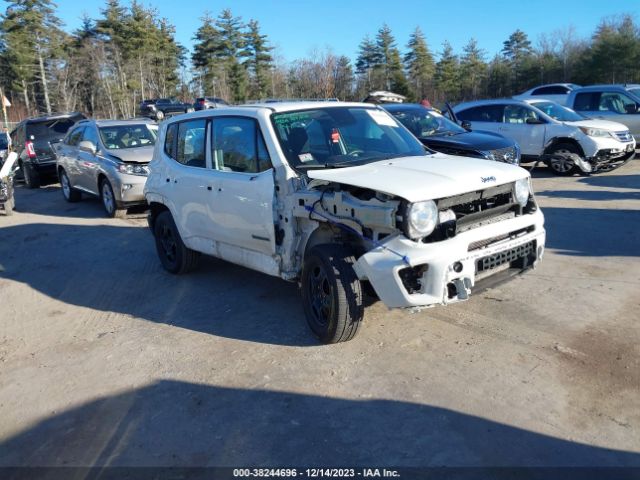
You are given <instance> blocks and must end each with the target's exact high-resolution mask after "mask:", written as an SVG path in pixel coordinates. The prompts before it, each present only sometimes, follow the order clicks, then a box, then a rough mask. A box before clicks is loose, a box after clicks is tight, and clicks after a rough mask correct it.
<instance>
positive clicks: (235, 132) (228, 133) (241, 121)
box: [211, 117, 271, 173]
mask: <svg viewBox="0 0 640 480" xmlns="http://www.w3.org/2000/svg"><path fill="white" fill-rule="evenodd" d="M212 124H213V135H212V138H211V159H212V163H213V168H215V169H216V170H221V171H225V172H229V171H230V172H242V173H260V172H264V171H265V170H268V169H270V168H271V160H270V159H269V153H268V152H267V147H266V145H265V143H264V139H263V138H262V134H261V133H260V129H259V128H258V125H257V122H256V121H255V120H254V119H252V118H241V117H216V118H214V119H213V122H212Z"/></svg>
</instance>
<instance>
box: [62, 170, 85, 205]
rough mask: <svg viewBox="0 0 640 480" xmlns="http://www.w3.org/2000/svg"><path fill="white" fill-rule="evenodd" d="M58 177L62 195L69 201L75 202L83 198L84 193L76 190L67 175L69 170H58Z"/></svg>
mask: <svg viewBox="0 0 640 480" xmlns="http://www.w3.org/2000/svg"><path fill="white" fill-rule="evenodd" d="M58 178H59V179H60V187H61V189H62V196H63V197H64V199H65V200H66V201H67V202H70V203H75V202H79V201H80V200H82V193H80V190H76V189H75V188H73V187H72V186H71V181H70V180H69V177H68V176H67V172H65V171H64V170H63V169H60V171H59V172H58Z"/></svg>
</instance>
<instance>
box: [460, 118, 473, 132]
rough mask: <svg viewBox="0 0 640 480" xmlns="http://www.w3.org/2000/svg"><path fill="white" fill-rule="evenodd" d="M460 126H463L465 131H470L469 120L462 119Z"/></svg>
mask: <svg viewBox="0 0 640 480" xmlns="http://www.w3.org/2000/svg"><path fill="white" fill-rule="evenodd" d="M460 126H461V127H462V128H464V129H465V130H466V131H467V132H470V131H471V122H470V121H469V120H463V121H462V123H461V124H460Z"/></svg>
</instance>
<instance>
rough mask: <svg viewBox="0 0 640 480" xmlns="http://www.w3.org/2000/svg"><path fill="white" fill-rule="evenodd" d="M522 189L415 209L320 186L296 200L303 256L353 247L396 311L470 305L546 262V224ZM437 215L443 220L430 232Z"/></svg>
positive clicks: (358, 191) (362, 275) (360, 267)
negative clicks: (331, 246) (481, 292)
mask: <svg viewBox="0 0 640 480" xmlns="http://www.w3.org/2000/svg"><path fill="white" fill-rule="evenodd" d="M523 180H524V179H523ZM516 183H520V184H521V185H522V184H523V183H522V182H521V181H519V182H513V183H508V184H504V185H498V186H495V187H490V188H486V189H483V190H477V191H473V192H468V193H464V194H460V195H455V196H451V197H445V198H440V199H436V200H428V201H424V202H416V203H410V202H408V201H406V200H403V199H402V198H398V197H395V196H392V195H387V194H385V193H381V192H374V191H372V190H368V189H363V188H357V187H352V186H345V185H341V184H336V183H331V182H321V181H313V182H311V183H309V185H307V187H306V188H305V189H302V190H301V191H299V192H297V194H296V206H295V209H294V215H295V217H297V220H298V222H299V226H300V227H299V228H300V231H301V233H302V235H301V239H300V244H299V245H298V249H299V252H301V253H300V255H301V256H303V255H304V253H302V252H304V251H305V250H308V249H309V248H310V247H312V246H314V245H317V244H319V243H341V244H346V245H348V246H349V247H350V248H351V249H352V251H353V252H354V254H355V256H356V258H357V262H356V263H355V265H354V269H355V271H356V274H357V275H358V278H359V279H360V280H361V281H368V282H369V283H370V284H371V286H372V287H373V289H374V290H375V292H376V294H377V295H378V297H379V298H380V300H382V301H383V302H384V303H385V305H387V306H388V307H401V308H402V307H404V308H422V307H429V306H434V305H438V304H447V303H453V302H457V301H462V300H466V299H467V298H468V297H469V295H470V293H471V291H472V289H473V290H477V289H479V288H483V287H484V286H490V285H492V284H495V283H496V282H497V281H502V280H504V279H506V278H509V277H511V276H513V275H516V274H519V273H522V272H524V271H526V270H528V269H530V268H533V267H534V266H535V265H536V264H537V262H538V260H539V259H540V258H541V257H542V255H543V252H544V243H545V231H544V226H543V224H544V218H543V216H542V213H541V212H540V210H539V209H538V207H537V205H536V203H535V200H534V198H533V195H532V194H531V192H530V189H529V187H528V185H529V183H528V180H527V181H526V185H527V191H526V195H525V196H524V197H523V194H522V191H517V186H516ZM419 204H424V205H420V208H419V209H418V213H417V214H416V213H415V211H414V209H413V208H412V207H413V206H414V205H419ZM431 204H433V207H431ZM431 208H435V221H434V224H433V225H427V224H428V221H429V219H430V218H432V215H433V214H432V213H431ZM412 215H413V217H415V218H412V217H411V216H412ZM420 222H423V223H420ZM416 228H417V231H416ZM420 228H425V229H426V230H422V233H421V232H420Z"/></svg>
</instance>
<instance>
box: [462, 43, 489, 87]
mask: <svg viewBox="0 0 640 480" xmlns="http://www.w3.org/2000/svg"><path fill="white" fill-rule="evenodd" d="M463 52H464V53H463V55H462V57H461V59H460V76H461V78H460V86H461V89H462V92H461V93H462V98H463V99H475V98H478V96H479V95H480V87H481V85H482V83H483V81H484V79H485V77H486V73H487V64H486V63H485V61H484V56H485V53H484V50H482V49H481V48H479V47H478V42H477V41H476V40H475V39H473V38H472V39H471V40H469V43H467V45H466V46H465V47H464V48H463Z"/></svg>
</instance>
